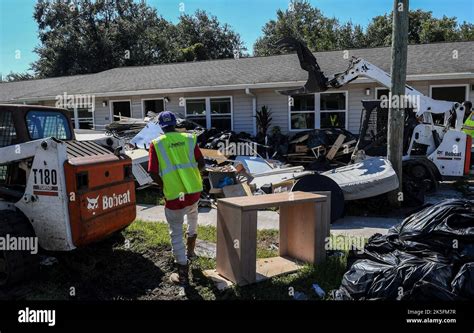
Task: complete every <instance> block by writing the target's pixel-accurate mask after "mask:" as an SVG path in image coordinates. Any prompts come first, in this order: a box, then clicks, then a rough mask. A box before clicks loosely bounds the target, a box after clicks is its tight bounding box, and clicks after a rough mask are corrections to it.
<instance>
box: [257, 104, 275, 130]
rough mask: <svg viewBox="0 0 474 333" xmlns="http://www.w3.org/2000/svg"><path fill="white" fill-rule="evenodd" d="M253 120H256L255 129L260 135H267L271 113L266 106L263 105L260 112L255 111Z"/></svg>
mask: <svg viewBox="0 0 474 333" xmlns="http://www.w3.org/2000/svg"><path fill="white" fill-rule="evenodd" d="M255 118H256V120H257V127H258V129H259V131H260V133H262V134H267V132H268V129H269V128H270V124H271V122H272V113H271V112H270V110H269V109H268V107H267V106H266V105H263V106H262V108H261V109H260V110H257V112H256V115H255Z"/></svg>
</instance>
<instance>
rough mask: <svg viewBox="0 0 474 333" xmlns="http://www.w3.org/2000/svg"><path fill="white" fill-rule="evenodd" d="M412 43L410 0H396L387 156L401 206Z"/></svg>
mask: <svg viewBox="0 0 474 333" xmlns="http://www.w3.org/2000/svg"><path fill="white" fill-rule="evenodd" d="M407 44H408V0H394V4H393V24H392V66H391V70H390V74H391V77H392V88H391V98H390V106H389V111H388V132H387V136H388V138H387V141H388V142H387V144H388V147H387V158H388V159H389V161H390V162H391V163H392V166H393V168H394V169H395V172H396V173H397V176H398V181H399V183H400V185H399V188H398V190H395V191H394V192H392V193H390V195H389V200H390V203H391V205H392V206H394V207H399V206H400V205H401V203H402V201H403V192H402V157H403V129H404V126H405V115H404V109H403V104H404V103H403V101H404V97H405V83H406V74H407Z"/></svg>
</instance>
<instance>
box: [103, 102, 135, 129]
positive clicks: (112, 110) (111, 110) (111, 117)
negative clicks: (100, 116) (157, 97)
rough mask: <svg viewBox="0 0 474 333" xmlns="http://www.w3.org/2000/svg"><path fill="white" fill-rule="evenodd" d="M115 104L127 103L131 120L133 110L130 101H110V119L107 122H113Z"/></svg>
mask: <svg viewBox="0 0 474 333" xmlns="http://www.w3.org/2000/svg"><path fill="white" fill-rule="evenodd" d="M115 102H128V103H130V117H131V118H133V117H132V116H133V109H132V100H131V99H111V100H109V102H108V103H109V115H110V119H109V121H110V122H111V123H112V122H114V121H115V120H114V103H115Z"/></svg>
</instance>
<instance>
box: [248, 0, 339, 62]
mask: <svg viewBox="0 0 474 333" xmlns="http://www.w3.org/2000/svg"><path fill="white" fill-rule="evenodd" d="M337 29H338V21H337V19H335V18H327V17H325V16H324V15H323V14H322V13H321V11H320V10H319V9H317V8H314V7H312V6H311V4H310V3H309V2H308V1H307V0H293V1H292V2H290V6H289V8H288V9H286V10H285V11H283V10H281V9H279V10H278V11H277V19H276V20H270V21H269V22H267V23H266V24H265V26H264V27H263V29H262V32H263V36H262V37H260V38H258V39H257V41H256V42H255V44H254V54H255V55H257V56H266V55H274V54H281V53H282V52H284V51H282V50H279V49H278V48H276V47H275V44H276V42H277V41H278V40H279V39H281V38H283V37H295V38H298V39H301V40H304V41H305V42H306V44H307V45H308V47H309V48H310V49H311V50H314V51H324V50H332V49H335V48H336V47H337V45H338V31H337Z"/></svg>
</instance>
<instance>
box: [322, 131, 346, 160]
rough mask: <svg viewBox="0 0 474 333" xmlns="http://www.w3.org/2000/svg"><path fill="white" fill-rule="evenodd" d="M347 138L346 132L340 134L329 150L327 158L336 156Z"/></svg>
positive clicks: (330, 158)
mask: <svg viewBox="0 0 474 333" xmlns="http://www.w3.org/2000/svg"><path fill="white" fill-rule="evenodd" d="M345 139H346V136H345V135H344V134H339V136H338V137H337V139H336V141H335V142H334V144H333V145H332V147H331V149H329V152H328V153H327V155H326V158H327V159H328V160H332V159H333V158H334V156H336V153H337V151H338V150H339V148H341V146H342V144H343V143H344V140H345Z"/></svg>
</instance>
